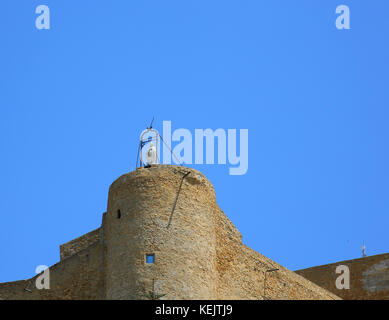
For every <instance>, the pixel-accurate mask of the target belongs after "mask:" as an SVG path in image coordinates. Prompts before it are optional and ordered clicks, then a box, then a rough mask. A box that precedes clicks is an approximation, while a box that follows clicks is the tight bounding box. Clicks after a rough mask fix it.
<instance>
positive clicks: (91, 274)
mask: <svg viewBox="0 0 389 320" xmlns="http://www.w3.org/2000/svg"><path fill="white" fill-rule="evenodd" d="M188 173H189V174H188ZM180 185H181V188H179V187H180ZM173 209H174V210H173ZM60 255H61V261H60V262H59V263H57V264H55V265H53V266H51V267H50V286H51V288H50V289H49V290H44V289H42V290H38V289H36V288H35V278H36V277H34V278H31V279H28V280H23V281H16V282H8V283H3V284H0V298H2V299H145V294H146V293H147V292H148V291H150V290H153V289H154V291H155V293H156V294H165V296H164V297H162V299H338V297H337V296H336V295H334V294H332V293H330V292H329V291H327V290H325V289H323V288H321V287H319V286H317V285H315V284H314V283H312V282H310V281H308V280H307V279H305V278H303V277H301V276H300V275H298V274H296V273H294V272H292V271H290V270H288V269H286V268H284V267H282V266H281V265H279V264H277V263H275V262H274V261H272V260H270V259H268V258H266V257H264V256H263V255H261V254H260V253H258V252H255V251H253V250H251V249H250V248H248V247H247V246H245V245H244V244H243V243H242V237H241V234H240V233H239V231H238V230H237V229H236V228H235V226H234V225H233V224H232V223H231V221H230V220H229V219H228V218H227V216H226V215H225V214H224V213H223V211H222V210H221V209H220V208H219V207H218V205H217V203H216V196H215V191H214V189H213V186H212V184H211V183H210V182H209V181H208V180H207V179H206V177H205V176H204V175H202V174H201V173H200V172H198V171H197V170H194V169H190V168H186V167H181V166H168V165H154V166H152V167H150V168H138V169H137V170H135V171H133V172H130V173H127V174H124V175H122V176H121V177H119V178H118V179H117V180H116V181H115V182H114V183H113V184H112V185H111V187H110V189H109V195H108V207H107V212H106V213H105V214H104V215H103V219H102V226H101V227H100V228H99V229H96V230H94V231H92V232H89V233H87V234H85V235H84V236H81V237H79V238H77V239H75V240H72V241H70V242H68V243H66V244H63V245H61V247H60ZM146 255H150V257H152V258H153V259H154V261H153V262H154V263H147V261H146ZM275 268H276V269H279V270H278V271H275V272H272V273H268V274H267V278H266V296H264V285H265V284H264V277H265V271H266V270H269V269H275ZM153 284H154V288H153ZM26 288H27V289H28V290H26Z"/></svg>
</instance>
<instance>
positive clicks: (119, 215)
mask: <svg viewBox="0 0 389 320" xmlns="http://www.w3.org/2000/svg"><path fill="white" fill-rule="evenodd" d="M121 216H122V214H121V212H120V210H118V219H120V218H121Z"/></svg>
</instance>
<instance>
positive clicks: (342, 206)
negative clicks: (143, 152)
mask: <svg viewBox="0 0 389 320" xmlns="http://www.w3.org/2000/svg"><path fill="white" fill-rule="evenodd" d="M40 4H45V5H48V6H49V8H50V10H51V28H50V30H37V29H36V28H35V19H36V17H37V15H36V14H35V8H36V7H37V6H38V5H40ZM341 4H346V5H349V6H350V10H351V30H342V31H340V30H337V29H336V28H335V19H336V14H335V9H336V7H337V6H338V5H341ZM388 10H389V2H388V1H386V0H371V1H359V0H358V1H357V0H355V1H351V0H326V1H312V0H295V1H289V0H282V1H280V0H279V1H277V0H266V1H259V0H255V1H254V0H245V1H229V0H223V1H219V0H213V1H203V0H196V1H179V0H176V1H173V0H166V1H157V0H148V1H128V0H116V1H102V0H93V1H92V0H88V1H87V0H84V1H76V0H67V1H54V0H53V1H43V0H42V1H40V0H39V1H35V0H34V1H33V0H23V1H21V0H17V1H15V0H3V1H2V17H1V19H0V30H1V31H0V44H1V50H0V152H1V153H0V154H1V157H0V178H1V179H0V194H1V201H0V217H1V220H0V221H1V222H0V230H1V233H0V282H4V281H13V280H19V279H24V278H29V277H31V276H33V275H34V274H35V268H36V266H38V265H42V264H44V265H52V264H54V263H56V262H57V261H59V245H60V244H62V243H65V242H67V241H69V240H72V239H73V238H75V237H78V236H80V235H82V234H84V233H86V232H88V231H91V230H92V229H95V228H97V227H99V226H100V224H101V216H102V213H103V212H104V211H105V210H106V205H107V192H108V188H109V186H110V184H111V183H112V182H113V181H114V180H115V179H116V178H117V177H119V176H120V175H121V174H123V173H125V172H128V171H130V170H133V169H134V166H135V161H136V152H137V146H138V137H139V134H140V132H141V131H142V130H143V129H144V128H145V127H146V126H147V125H148V124H149V122H150V120H151V118H152V117H153V116H154V117H155V121H154V126H155V127H156V128H157V129H159V130H162V121H163V120H170V121H172V127H173V130H174V129H178V128H187V129H189V130H191V131H192V132H194V129H196V128H200V129H205V128H212V129H217V128H224V129H226V130H227V129H230V128H232V129H234V128H236V129H248V130H249V169H248V172H247V174H246V175H243V176H230V175H229V174H228V167H229V166H224V165H191V167H194V168H196V169H198V170H200V171H201V172H203V173H204V174H205V175H206V176H207V177H208V178H209V179H210V181H211V182H212V183H213V184H214V186H215V189H216V194H217V200H218V204H219V206H220V207H221V208H222V209H223V211H224V212H225V213H226V214H227V215H228V217H229V218H230V219H231V220H232V222H233V223H234V224H235V225H236V226H237V227H238V229H239V230H240V231H241V233H242V235H243V241H244V243H245V244H247V245H248V246H250V247H252V248H253V249H255V250H256V251H259V252H261V253H262V254H264V255H266V256H268V257H269V258H271V259H273V260H275V261H277V262H278V263H280V264H282V265H284V266H286V267H288V268H290V269H292V270H296V269H300V268H306V267H310V266H315V265H320V264H326V263H332V262H336V261H340V260H346V259H352V258H358V257H360V255H361V253H360V248H361V245H362V242H363V241H365V242H366V246H367V253H368V254H369V255H373V254H379V253H384V252H388V251H389V242H388V237H387V236H388V224H389V215H388V211H389V197H388V191H389V169H388V163H389V161H388V160H389V153H388V138H389V126H388V116H389V111H388V102H389V90H388V74H389V63H388V61H389V46H388V41H387V39H388V33H389V20H388V19H387V12H388Z"/></svg>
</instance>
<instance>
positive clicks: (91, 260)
mask: <svg viewBox="0 0 389 320" xmlns="http://www.w3.org/2000/svg"><path fill="white" fill-rule="evenodd" d="M101 251H102V247H101V244H100V242H96V243H94V244H93V245H91V246H89V247H88V248H86V249H84V250H82V251H80V252H78V253H76V254H74V255H72V256H71V257H68V258H67V259H65V260H63V261H61V262H59V263H57V264H55V265H53V266H51V267H50V268H49V271H50V289H40V290H39V289H37V288H36V286H35V281H36V278H37V277H38V276H39V275H36V276H35V277H33V278H31V279H28V280H22V281H15V282H6V283H0V298H1V299H5V300H67V299H77V300H84V299H86V300H91V299H101V298H102V296H103V292H102V288H103V283H102V259H101Z"/></svg>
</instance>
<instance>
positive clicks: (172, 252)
mask: <svg viewBox="0 0 389 320" xmlns="http://www.w3.org/2000/svg"><path fill="white" fill-rule="evenodd" d="M215 204H216V199H215V192H214V190H213V187H212V185H211V184H210V183H209V181H208V180H207V179H206V178H205V177H204V176H203V175H202V174H201V173H199V172H198V171H196V170H193V169H189V168H184V167H171V166H152V167H150V168H139V169H137V170H136V171H133V172H130V173H128V174H125V175H123V176H121V177H120V178H118V179H117V180H116V181H115V182H114V183H113V184H112V185H111V187H110V189H109V195H108V208H107V213H106V214H105V218H104V221H103V225H104V227H103V232H104V268H105V271H106V272H105V274H106V275H105V277H106V278H105V284H106V288H105V294H106V298H108V299H141V298H142V296H144V294H145V293H147V292H149V291H152V290H154V291H155V293H156V294H166V295H167V294H169V293H173V292H174V296H175V298H176V299H215V298H216V286H217V284H216V274H217V272H216V238H215V225H214V212H213V208H214V207H215ZM147 259H148V260H149V261H147ZM153 283H154V288H153Z"/></svg>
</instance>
